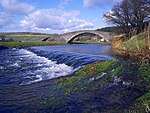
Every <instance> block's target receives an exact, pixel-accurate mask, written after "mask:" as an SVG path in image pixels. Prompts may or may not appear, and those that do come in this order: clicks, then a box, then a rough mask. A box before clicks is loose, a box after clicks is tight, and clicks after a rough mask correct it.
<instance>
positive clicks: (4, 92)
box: [0, 44, 117, 113]
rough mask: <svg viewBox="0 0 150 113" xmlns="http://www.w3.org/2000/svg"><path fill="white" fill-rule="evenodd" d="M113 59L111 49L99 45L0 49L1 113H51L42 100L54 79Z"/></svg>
mask: <svg viewBox="0 0 150 113" xmlns="http://www.w3.org/2000/svg"><path fill="white" fill-rule="evenodd" d="M114 58H117V57H115V56H114V55H113V54H112V51H111V46H110V45H101V44H72V45H57V46H40V47H29V48H21V49H15V48H13V49H3V50H0V112H2V113H23V112H24V113H25V112H27V113H34V112H35V113H37V112H38V113H39V112H50V110H49V107H47V106H44V105H43V104H42V103H41V99H42V98H44V97H46V96H47V95H49V92H52V86H53V85H54V84H55V83H56V80H57V79H59V78H61V77H63V76H70V75H71V74H73V73H74V72H75V71H77V70H78V69H80V68H81V67H82V66H84V65H87V64H89V63H92V62H95V61H104V60H109V59H114ZM79 110H80V108H79ZM54 111H55V110H54ZM54 111H53V112H54ZM58 112H59V111H58ZM70 112H72V111H70Z"/></svg>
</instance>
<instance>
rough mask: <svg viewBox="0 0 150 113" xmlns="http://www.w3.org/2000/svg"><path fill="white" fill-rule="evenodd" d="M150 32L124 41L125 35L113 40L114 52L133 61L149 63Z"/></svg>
mask: <svg viewBox="0 0 150 113" xmlns="http://www.w3.org/2000/svg"><path fill="white" fill-rule="evenodd" d="M149 32H150V31H148V30H147V31H144V32H142V33H140V34H138V35H134V36H132V37H131V38H130V39H128V40H127V39H126V36H125V35H119V36H116V37H114V38H113V42H112V46H113V48H114V50H115V51H114V52H116V53H117V54H119V55H123V56H127V57H130V58H133V59H135V60H145V61H148V62H149V61H150V33H149Z"/></svg>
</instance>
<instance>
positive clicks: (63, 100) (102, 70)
mask: <svg viewBox="0 0 150 113" xmlns="http://www.w3.org/2000/svg"><path fill="white" fill-rule="evenodd" d="M149 75H150V66H149V64H142V65H141V66H140V65H138V64H134V63H130V62H120V61H118V60H109V61H103V62H94V63H93V64H89V65H86V66H84V67H83V68H81V69H80V70H79V71H77V72H76V73H75V75H72V76H66V77H62V78H59V79H58V80H56V83H55V84H54V86H53V88H52V89H53V91H52V92H51V93H50V95H49V96H47V97H45V98H44V99H42V103H44V105H46V106H49V107H50V108H56V110H57V108H59V107H61V106H67V105H68V106H69V105H70V103H72V101H73V102H74V101H76V103H78V104H79V105H80V104H81V105H84V106H80V107H83V111H87V110H88V111H89V112H90V111H93V109H94V110H95V111H96V108H95V107H96V106H98V103H96V101H98V102H99V99H101V102H100V103H101V104H104V103H105V102H106V100H107V99H108V98H109V102H110V101H111V100H112V102H113V100H114V99H115V100H114V103H112V105H111V104H110V106H109V104H108V106H105V104H104V106H103V107H105V109H104V111H101V112H105V111H110V112H123V111H124V112H127V113H129V112H130V111H131V112H134V111H136V112H140V111H142V112H143V113H144V112H146V111H147V110H149V107H150V103H149V102H150V93H149V92H150V89H149V88H150V84H149V83H150V78H149ZM120 88H121V89H120ZM85 95H86V96H85ZM94 95H99V96H96V100H92V98H91V97H93V96H94ZM76 98H77V100H75V99H76ZM127 98H128V99H127ZM72 99H73V100H72ZM103 99H104V100H105V101H104V100H103ZM89 100H90V101H89ZM103 101H104V103H103ZM80 102H81V103H80ZM109 102H108V103H109ZM82 103H84V104H82ZM100 103H99V104H100ZM110 103H111V102H110ZM90 105H91V106H92V108H90V107H86V106H90ZM137 105H138V106H140V108H139V107H138V106H137ZM94 106H95V107H94ZM112 106H115V107H112ZM116 106H118V107H119V106H126V107H122V108H121V109H120V108H118V107H116ZM149 111H150V110H149ZM96 112H100V111H99V110H98V109H97V111H96Z"/></svg>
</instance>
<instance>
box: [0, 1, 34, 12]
mask: <svg viewBox="0 0 150 113" xmlns="http://www.w3.org/2000/svg"><path fill="white" fill-rule="evenodd" d="M0 6H1V7H2V8H3V10H4V11H5V12H7V13H11V14H28V13H30V12H32V11H34V10H35V7H34V6H32V5H29V4H27V3H24V2H19V1H18V0H0Z"/></svg>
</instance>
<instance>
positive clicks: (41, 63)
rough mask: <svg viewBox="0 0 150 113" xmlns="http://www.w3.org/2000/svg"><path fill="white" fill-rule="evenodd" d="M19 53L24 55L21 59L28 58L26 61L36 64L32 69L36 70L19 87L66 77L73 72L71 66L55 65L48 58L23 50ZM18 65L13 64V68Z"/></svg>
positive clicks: (55, 63) (29, 73)
mask: <svg viewBox="0 0 150 113" xmlns="http://www.w3.org/2000/svg"><path fill="white" fill-rule="evenodd" d="M19 53H21V54H24V56H23V57H24V58H28V61H31V62H33V63H34V62H36V63H37V65H36V66H35V67H34V68H38V69H37V70H31V71H29V72H28V74H27V75H26V76H25V77H24V78H25V79H26V80H25V81H23V82H22V83H21V85H25V84H31V83H35V82H39V81H42V80H47V79H52V78H57V77H61V76H66V75H68V74H71V73H72V72H73V71H74V69H73V67H71V66H68V65H66V64H57V62H56V61H51V60H49V59H48V58H45V57H40V56H38V55H36V54H34V53H33V52H30V51H28V50H25V49H21V50H19ZM18 65H19V64H17V63H15V64H14V65H13V66H18Z"/></svg>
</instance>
